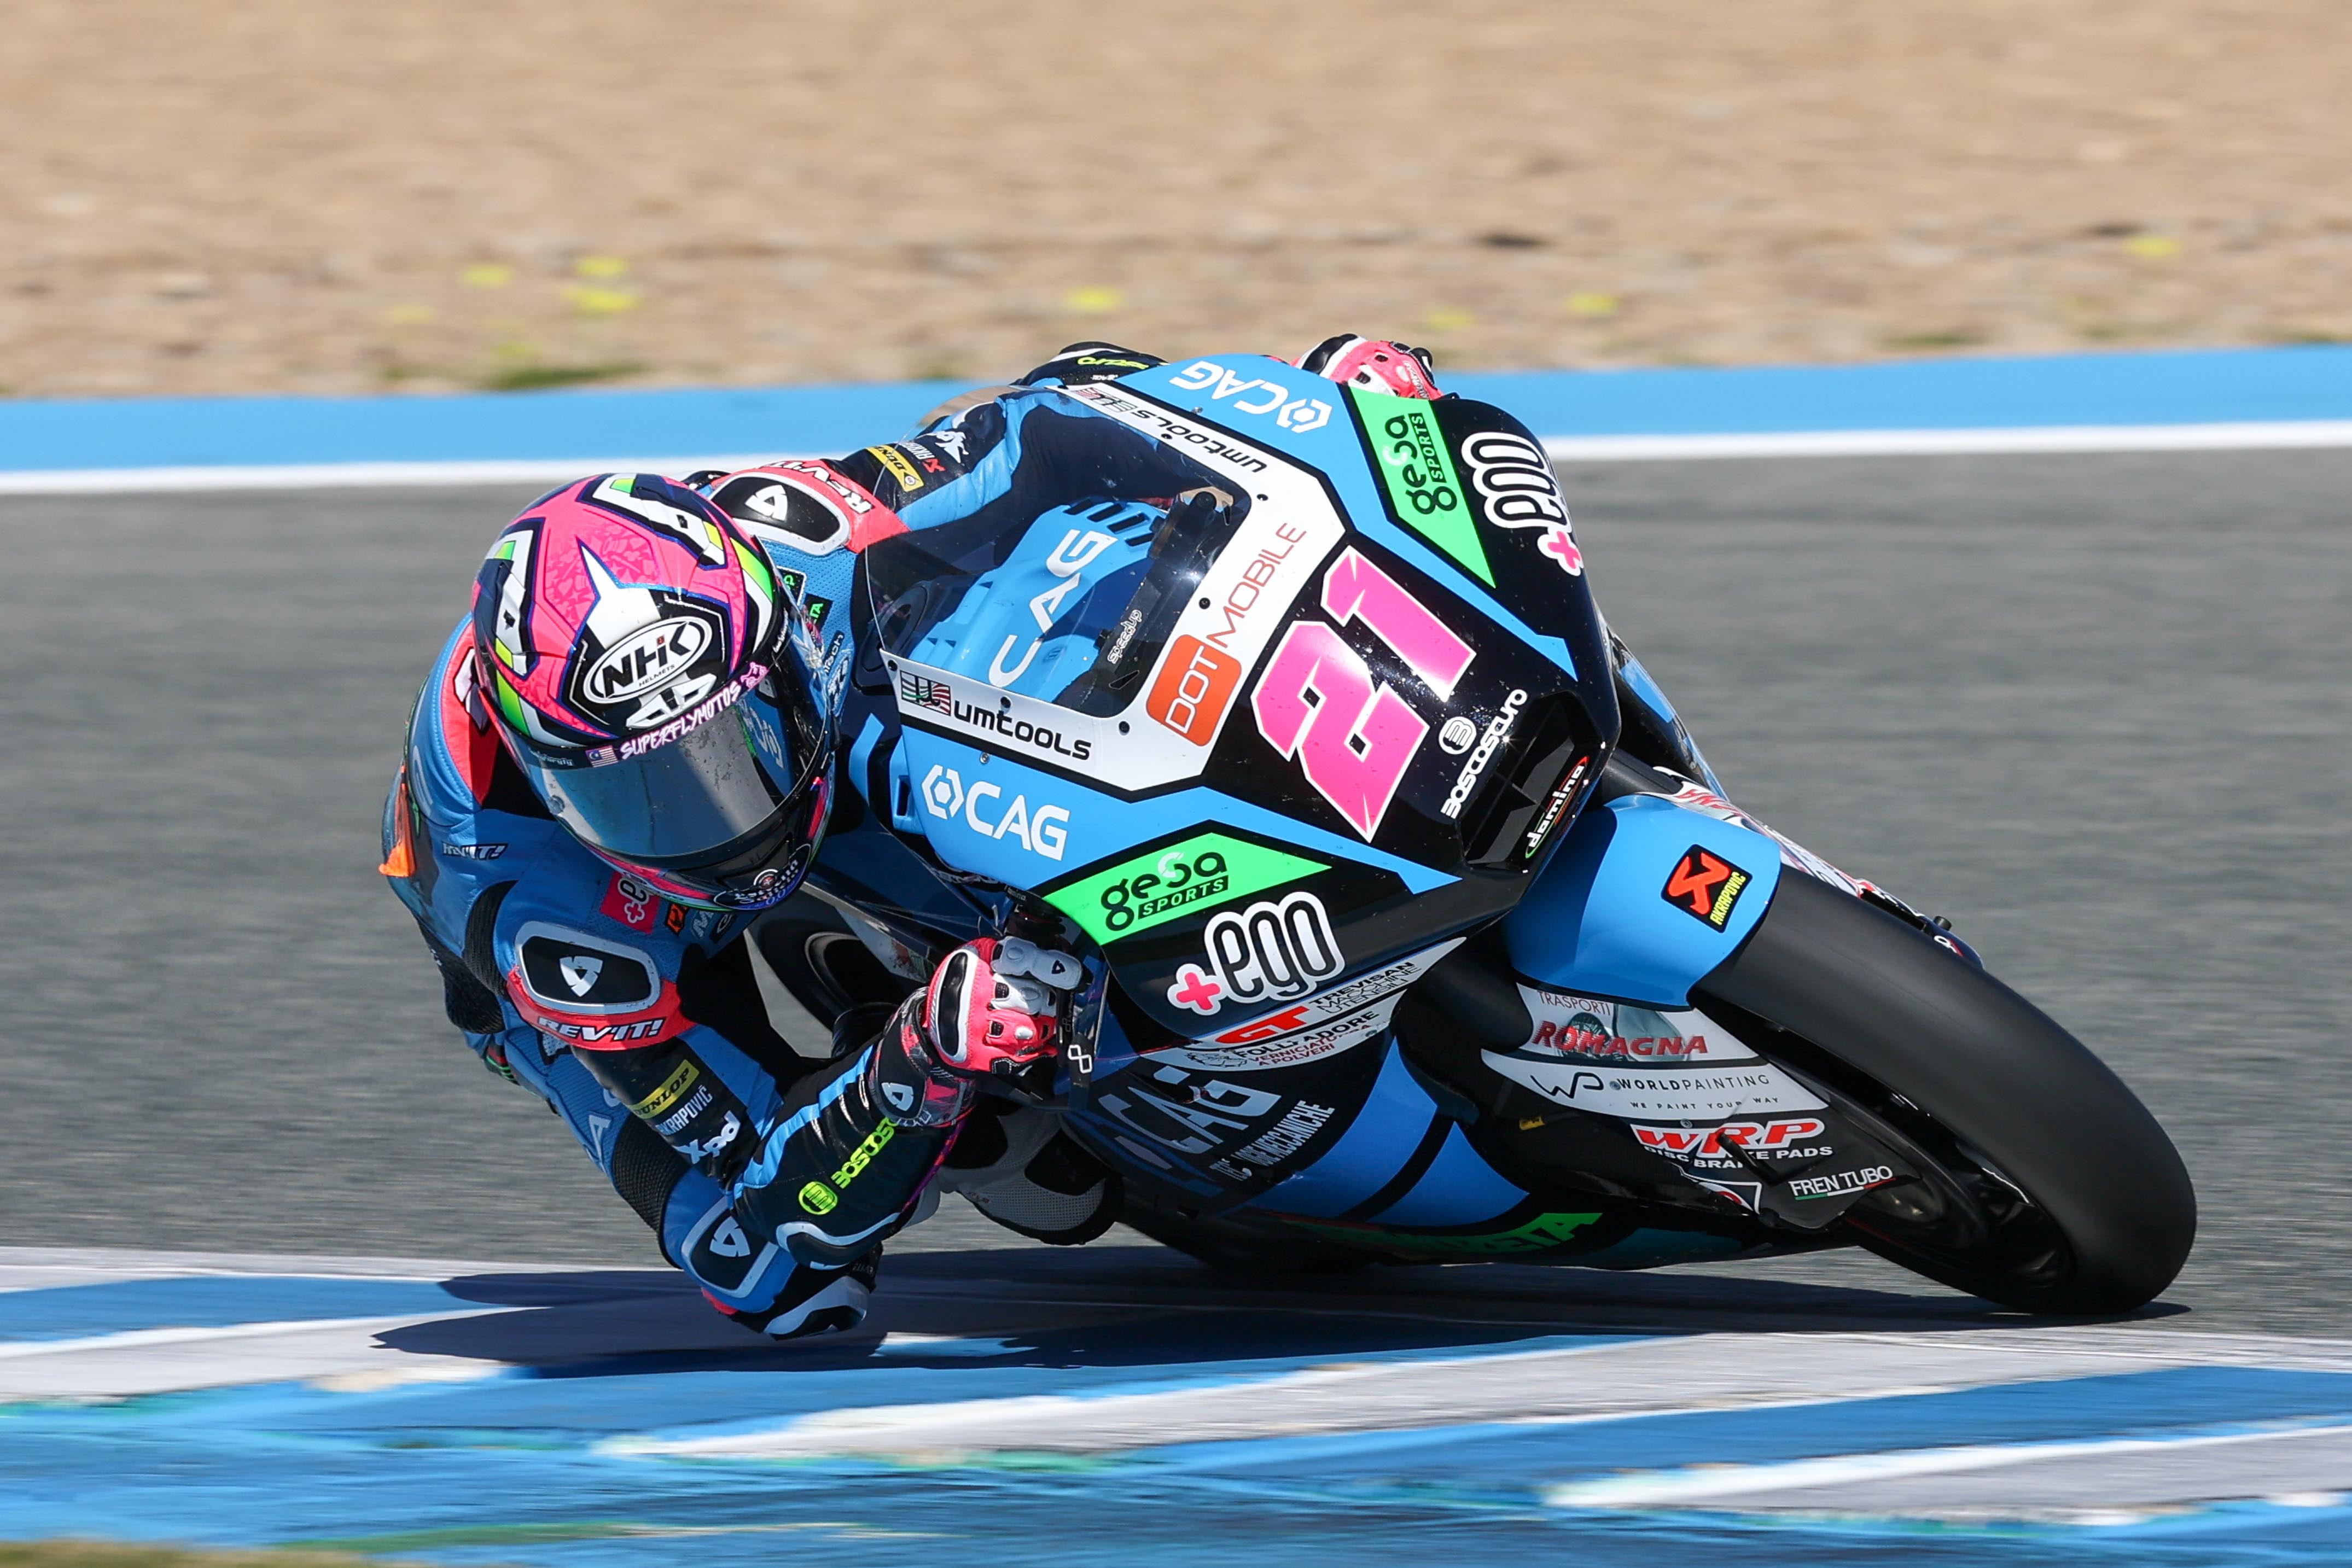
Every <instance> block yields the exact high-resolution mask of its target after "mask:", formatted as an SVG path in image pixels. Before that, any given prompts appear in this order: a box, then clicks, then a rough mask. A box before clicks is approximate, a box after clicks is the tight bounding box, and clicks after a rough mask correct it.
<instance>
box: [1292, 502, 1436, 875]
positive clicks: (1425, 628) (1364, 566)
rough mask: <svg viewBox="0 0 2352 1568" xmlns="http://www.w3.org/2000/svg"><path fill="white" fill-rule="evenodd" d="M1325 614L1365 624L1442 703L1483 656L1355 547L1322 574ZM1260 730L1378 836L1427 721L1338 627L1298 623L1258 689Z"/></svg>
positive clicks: (1357, 823)
mask: <svg viewBox="0 0 2352 1568" xmlns="http://www.w3.org/2000/svg"><path fill="white" fill-rule="evenodd" d="M1323 612H1324V613H1325V614H1327V615H1328V616H1330V617H1331V619H1332V620H1333V621H1335V622H1338V623H1339V625H1340V626H1344V625H1346V624H1347V623H1348V622H1350V621H1360V622H1363V624H1364V625H1365V627H1366V628H1368V629H1369V630H1370V632H1371V633H1372V634H1373V635H1374V636H1376V637H1378V638H1379V639H1380V640H1381V642H1383V643H1387V644H1388V645H1389V646H1390V647H1391V648H1393V649H1395V650H1396V653H1397V656H1398V657H1399V658H1401V659H1402V660H1403V661H1404V662H1405V665H1406V667H1407V668H1409V669H1410V670H1412V673H1413V674H1416V675H1418V676H1419V677H1421V680H1422V682H1423V684H1424V685H1427V686H1428V687H1429V689H1430V690H1431V691H1433V692H1435V693H1436V694H1437V695H1438V696H1439V697H1440V698H1441V699H1450V698H1451V697H1452V696H1453V695H1454V685H1455V684H1456V683H1458V682H1459V681H1460V680H1461V679H1462V674H1463V672H1464V671H1465V670H1467V669H1468V668H1469V667H1470V661H1471V660H1472V659H1474V658H1475V657H1476V656H1477V655H1476V653H1475V650H1473V649H1472V648H1471V646H1470V644H1469V643H1465V642H1464V641H1463V640H1462V639H1461V638H1459V637H1457V636H1455V635H1454V633H1453V632H1451V631H1449V630H1447V628H1446V625H1445V622H1443V621H1440V620H1439V619H1438V618H1437V617H1436V616H1435V615H1434V614H1433V613H1432V612H1430V609H1429V607H1428V606H1427V605H1425V604H1423V603H1422V601H1420V600H1418V599H1415V598H1414V597H1413V596H1412V593H1410V592H1409V591H1407V590H1406V589H1405V587H1404V585H1403V584H1402V583H1401V582H1399V581H1397V580H1396V579H1394V578H1392V577H1391V576H1390V575H1389V574H1388V573H1387V572H1385V571H1382V570H1381V569H1380V568H1379V567H1377V566H1375V565H1373V564H1372V563H1371V562H1370V561H1369V560H1367V559H1364V558H1363V557H1362V556H1361V555H1360V554H1358V553H1357V552H1356V551H1355V550H1354V549H1349V551H1348V552H1347V553H1346V554H1345V555H1342V556H1341V557H1340V558H1339V559H1338V560H1337V561H1335V562H1333V563H1332V566H1331V570H1328V571H1327V572H1325V573H1324V574H1323ZM1250 709H1251V711H1252V712H1253V713H1255V715H1256V716H1257V730H1258V733H1259V734H1260V735H1262V736H1264V737H1265V738H1266V740H1267V742H1268V743H1269V744H1270V745H1272V746H1273V747H1274V748H1275V749H1276V751H1279V752H1280V753H1282V755H1283V756H1285V757H1296V758H1298V763H1299V766H1300V767H1301V768H1303V769H1304V770H1305V771H1306V774H1307V782H1308V783H1310V784H1312V785H1314V786H1315V789H1316V790H1317V792H1318V793H1319V794H1320V795H1321V796H1322V797H1323V798H1324V799H1325V800H1328V801H1330V802H1331V804H1332V805H1333V806H1334V807H1336V808H1337V809H1338V810H1339V815H1341V816H1343V817H1345V818H1347V819H1348V822H1349V826H1351V827H1353V828H1354V829H1355V830H1356V831H1358V832H1359V833H1361V834H1362V835H1363V836H1364V838H1365V839H1366V840H1368V841H1369V840H1370V838H1371V836H1372V834H1373V833H1374V831H1377V830H1378V829H1379V827H1380V825H1381V818H1382V817H1384V816H1386V815H1387V814H1388V809H1389V802H1390V801H1391V800H1394V799H1395V798H1396V792H1397V786H1398V785H1400V784H1402V782H1403V781H1404V773H1405V769H1406V768H1409V767H1410V766H1412V759H1413V757H1414V756H1415V754H1417V753H1418V752H1419V751H1420V750H1421V743H1422V741H1423V738H1424V737H1427V736H1428V734H1429V725H1428V723H1427V721H1425V720H1424V719H1423V718H1422V716H1420V715H1419V714H1417V713H1415V712H1413V711H1412V706H1411V705H1410V704H1408V703H1407V702H1406V701H1405V700H1404V699H1403V698H1402V697H1401V696H1399V695H1397V694H1396V689H1395V688H1394V687H1393V686H1391V685H1388V684H1387V683H1386V682H1379V683H1375V682H1374V680H1373V678H1372V671H1371V666H1370V665H1369V664H1365V663H1364V659H1363V655H1361V654H1360V653H1357V652H1356V651H1355V650H1354V649H1353V648H1350V647H1349V646H1348V644H1347V642H1346V641H1345V640H1344V639H1343V638H1341V637H1340V635H1339V631H1338V629H1337V627H1334V626H1327V625H1325V624H1324V623H1323V622H1320V621H1300V622H1294V623H1293V624H1292V626H1291V627H1290V629H1289V630H1288V631H1287V632H1284V633H1283V635H1282V641H1281V642H1280V643H1277V644H1276V647H1275V650H1274V658H1273V659H1272V660H1271V661H1270V662H1269V663H1268V664H1267V665H1266V667H1265V676H1264V678H1262V679H1261V680H1260V681H1259V682H1258V684H1257V687H1256V689H1255V690H1254V691H1253V692H1251V693H1250Z"/></svg>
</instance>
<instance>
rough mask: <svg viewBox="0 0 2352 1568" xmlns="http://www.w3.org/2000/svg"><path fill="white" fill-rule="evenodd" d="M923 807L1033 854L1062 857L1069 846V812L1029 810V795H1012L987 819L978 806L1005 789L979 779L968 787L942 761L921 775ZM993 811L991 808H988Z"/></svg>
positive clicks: (1000, 797)
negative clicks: (993, 817) (1002, 806)
mask: <svg viewBox="0 0 2352 1568" xmlns="http://www.w3.org/2000/svg"><path fill="white" fill-rule="evenodd" d="M922 797H923V809H924V810H928V811H929V812H930V814H931V815H932V816H934V817H937V818H939V819H940V821H948V822H951V821H957V820H958V819H959V818H961V821H963V822H964V823H965V824H966V825H967V826H969V827H970V828H971V831H973V832H975V833H978V834H980V835H982V837H983V838H991V839H995V840H998V841H1003V840H1005V839H1008V838H1009V839H1011V840H1012V841H1013V842H1015V843H1017V844H1019V845H1020V846H1021V847H1022V848H1023V849H1024V850H1027V851H1029V852H1031V853H1033V854H1041V855H1044V856H1045V858H1046V859H1047V860H1049V861H1057V860H1060V859H1061V858H1062V852H1063V850H1065V849H1066V848H1067V847H1068V845H1069V838H1070V835H1069V826H1068V824H1069V821H1070V813H1069V812H1068V811H1067V810H1065V809H1064V808H1062V807H1060V806H1039V807H1037V808H1036V809H1035V810H1031V809H1030V805H1029V797H1028V796H1026V795H1015V796H1013V804H1011V805H1009V806H1006V807H1005V808H1003V810H1002V811H999V812H998V814H997V818H996V821H989V820H988V819H987V818H985V817H983V816H982V815H981V808H982V806H983V805H986V804H987V803H988V802H989V801H992V800H1003V797H1004V791H1003V789H998V788H997V787H996V786H995V785H993V784H991V783H989V782H987V781H986V780H984V779H983V780H982V781H981V782H979V783H977V784H972V785H970V786H967V785H966V784H965V783H964V781H963V775H962V774H961V773H959V772H957V771H956V770H955V769H954V768H950V767H949V766H947V765H946V764H945V763H943V762H942V763H934V764H933V765H932V767H931V770H930V771H929V773H926V774H925V775H923V788H922ZM991 809H992V810H993V809H994V808H991Z"/></svg>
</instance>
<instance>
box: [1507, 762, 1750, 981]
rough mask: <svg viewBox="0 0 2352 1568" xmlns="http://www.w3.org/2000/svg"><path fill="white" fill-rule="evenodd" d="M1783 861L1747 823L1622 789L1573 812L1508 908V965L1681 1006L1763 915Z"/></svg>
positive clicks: (1540, 977)
mask: <svg viewBox="0 0 2352 1568" xmlns="http://www.w3.org/2000/svg"><path fill="white" fill-rule="evenodd" d="M1780 864H1781V862H1780V844H1779V843H1777V842H1775V841H1773V840H1772V839H1770V838H1769V837H1767V836H1766V835H1764V834H1762V833H1759V832H1757V831H1754V830H1752V829H1749V828H1746V827H1742V826H1739V825H1738V824H1737V823H1734V822H1727V821H1720V820H1718V819H1717V818H1715V817H1712V816H1708V815H1706V813H1704V812H1701V811H1697V810H1689V809H1686V808H1685V807H1683V806H1681V805H1678V804H1677V803H1675V801H1673V800H1668V799H1666V798H1665V797H1664V796H1659V795H1626V796H1621V797H1619V798H1618V799H1616V800H1610V801H1608V802H1607V803H1606V804H1605V805H1604V806H1603V807H1601V809H1599V810H1586V812H1585V813H1584V815H1583V816H1581V817H1580V818H1579V819H1578V820H1577V821H1576V823H1575V825H1574V826H1573V827H1572V828H1570V831H1569V833H1568V835H1567V837H1566V839H1565V840H1564V841H1562V843H1561V846H1560V848H1559V851H1558V852H1556V853H1555V854H1554V855H1553V856H1552V859H1551V861H1550V862H1549V863H1548V864H1547V865H1546V866H1545V867H1544V869H1543V870H1542V872H1541V873H1538V876H1537V878H1536V881H1535V883H1534V885H1532V886H1530V887H1529V888H1528V890H1527V893H1526V895H1525V896H1524V897H1522V898H1521V899H1520V900H1519V903H1518V906H1517V908H1515V909H1513V910H1512V911H1511V913H1510V914H1509V915H1506V916H1505V917H1504V920H1503V933H1504V936H1505V939H1506V942H1507V946H1508V947H1509V950H1510V955H1511V963H1512V966H1513V967H1515V968H1517V970H1518V972H1519V973H1520V974H1522V975H1525V976H1526V977H1528V978H1530V979H1533V980H1536V981H1538V982H1540V983H1541V984H1544V985H1547V986H1550V987H1552V988H1555V989H1559V990H1563V991H1573V992H1576V993H1578V994H1580V995H1584V996H1597V997H1606V998H1612V999H1615V1000H1621V1001H1630V1002H1639V1003H1642V1004H1643V1005H1645V1006H1650V1007H1664V1008H1669V1009H1680V1008H1686V1007H1688V1006H1689V1005H1690V988H1691V987H1692V986H1693V985H1694V984H1696V982H1697V981H1698V980H1700V979H1702V978H1704V977H1706V975H1707V974H1708V973H1709V972H1710V971H1712V970H1713V969H1714V968H1715V967H1717V965H1719V964H1721V963H1722V962H1723V961H1724V960H1725V959H1727V958H1728V957H1730V956H1731V955H1732V954H1733V953H1735V952H1737V951H1738V948H1739V945H1740V944H1741V943H1742V942H1744V941H1746V940H1747V939H1748V933H1749V932H1750V931H1753V930H1754V929H1755V928H1756V923H1757V922H1758V921H1759V920H1761V919H1762V918H1763V916H1764V909H1765V906H1766V905H1767V904H1770V903H1771V901H1772V892H1773V889H1774V888H1775V887H1777V886H1778V885H1779V884H1780ZM1718 873H1722V874H1718ZM1702 902H1704V904H1705V908H1704V910H1703V911H1702V910H1700V909H1699V908H1698V907H1697V905H1698V904H1700V903H1702Z"/></svg>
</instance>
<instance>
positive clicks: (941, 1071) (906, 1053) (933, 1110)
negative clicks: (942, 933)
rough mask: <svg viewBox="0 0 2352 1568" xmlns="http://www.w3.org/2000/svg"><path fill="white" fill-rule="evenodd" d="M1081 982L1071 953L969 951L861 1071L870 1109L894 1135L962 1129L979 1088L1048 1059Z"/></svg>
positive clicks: (940, 973) (996, 943)
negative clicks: (894, 1126)
mask: <svg viewBox="0 0 2352 1568" xmlns="http://www.w3.org/2000/svg"><path fill="white" fill-rule="evenodd" d="M1083 974H1084V971H1083V970H1082V969H1081V968H1080V967H1079V965H1078V961H1077V960H1076V958H1073V957H1071V956H1069V955H1068V954H1067V953H1057V952H1055V951H1054V950H1053V949H1051V948H1046V947H1040V946H1036V944H1034V943H1033V942H1027V941H1024V940H1023V939H1021V938H1020V937H1017V936H1015V937H1008V938H1005V939H1003V940H1001V941H1000V940H999V939H997V938H995V937H992V936H987V937H982V938H981V939H980V940H978V941H976V942H967V943H965V944H964V945H963V946H961V947H959V948H957V949H956V950H955V951H954V952H952V953H950V954H949V955H948V956H947V957H946V958H944V959H942V960H941V961H940V967H938V968H937V969H935V970H933V971H932V972H931V982H930V984H929V985H928V986H926V987H925V988H923V989H921V990H919V991H918V992H916V993H915V994H914V995H913V996H911V997H908V998H907V999H906V1000H905V1001H904V1002H902V1003H900V1004H899V1007H898V1011H897V1012H896V1013H894V1014H892V1015H891V1018H890V1021H889V1022H888V1023H887V1024H886V1025H884V1026H883V1030H882V1038H881V1039H880V1040H878V1041H877V1042H876V1046H875V1051H874V1061H873V1065H872V1066H871V1067H870V1068H868V1069H867V1071H868V1072H869V1073H871V1075H872V1082H871V1088H872V1092H873V1096H874V1100H875V1103H877V1104H878V1105H880V1106H881V1107H882V1113H883V1114H884V1115H886V1116H887V1117H889V1118H890V1120H892V1121H893V1122H896V1123H898V1124H899V1125H900V1126H906V1127H942V1126H947V1125H949V1124H952V1123H955V1122H958V1121H961V1119H962V1118H963V1116H964V1114H965V1113H967V1112H968V1111H970V1110H971V1102H972V1097H973V1095H974V1093H975V1092H977V1088H978V1085H979V1083H980V1082H981V1080H982V1079H986V1078H1010V1077H1012V1076H1013V1074H1015V1073H1017V1072H1019V1071H1021V1070H1022V1069H1023V1068H1024V1067H1027V1066H1028V1065H1029V1064H1030V1063H1031V1062H1033V1061H1039V1060H1042V1059H1043V1058H1045V1057H1046V1056H1049V1055H1051V1054H1052V1053H1053V1051H1054V1050H1055V1038H1056V1035H1057V1034H1058V1032H1059V1030H1060V1017H1061V1013H1062V1010H1063V1004H1064V1002H1065V1000H1066V998H1067V996H1068V993H1069V992H1070V991H1071V990H1072V989H1073V988H1076V985H1077V983H1078V980H1079V978H1080V977H1081V976H1082V975H1083Z"/></svg>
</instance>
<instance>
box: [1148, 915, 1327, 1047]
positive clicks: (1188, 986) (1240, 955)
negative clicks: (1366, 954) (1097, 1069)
mask: <svg viewBox="0 0 2352 1568" xmlns="http://www.w3.org/2000/svg"><path fill="white" fill-rule="evenodd" d="M1202 936H1203V942H1204V945H1205V946H1206V947H1207V948H1208V952H1207V955H1206V957H1207V964H1206V966H1205V967H1203V966H1202V965H1200V964H1187V965H1185V966H1184V967H1182V968H1181V969H1179V970H1177V972H1176V982H1175V984H1173V985H1171V986H1170V987H1169V988H1168V999H1169V1000H1170V1001H1171V1002H1172V1003H1174V1004H1175V1005H1176V1006H1178V1007H1180V1008H1184V1009H1189V1010H1191V1011H1192V1012H1196V1013H1199V1014H1201V1015H1202V1016H1203V1017H1206V1016H1208V1015H1210V1014H1213V1013H1214V1012H1216V1010H1217V1009H1220V1008H1222V1007H1223V1006H1224V1005H1225V1003H1227V1002H1228V1001H1233V1002H1239V1003H1241V1004H1243V1005H1244V1006H1247V1005H1248V1004H1250V1003H1252V1002H1256V1001H1262V1000H1263V1001H1286V1000H1288V999H1289V998H1293V997H1303V996H1306V995H1307V994H1308V993H1309V992H1311V991H1313V990H1314V989H1315V988H1316V985H1317V984H1318V982H1320V981H1323V980H1327V979H1329V978H1330V977H1332V976H1334V975H1336V974H1338V973H1339V970H1340V968H1341V967H1342V965H1343V960H1342V959H1341V957H1340V956H1339V938H1338V937H1337V936H1333V935H1332V934H1331V916H1330V915H1329V914H1328V912H1327V911H1326V910H1325V909H1324V907H1323V901H1322V900H1321V899H1319V898H1318V897H1316V896H1315V895H1314V894H1311V893H1294V894H1290V896H1288V897H1287V898H1285V899H1284V900H1283V901H1282V902H1281V903H1279V904H1273V903H1265V904H1251V905H1250V906H1249V907H1248V908H1247V909H1244V910H1240V911H1234V910H1231V909H1228V910H1226V911H1224V912H1223V913H1222V914H1220V915H1216V916H1214V917H1213V919H1211V920H1210V922H1209V928H1208V930H1207V931H1206V932H1204V933H1203V934H1202Z"/></svg>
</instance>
